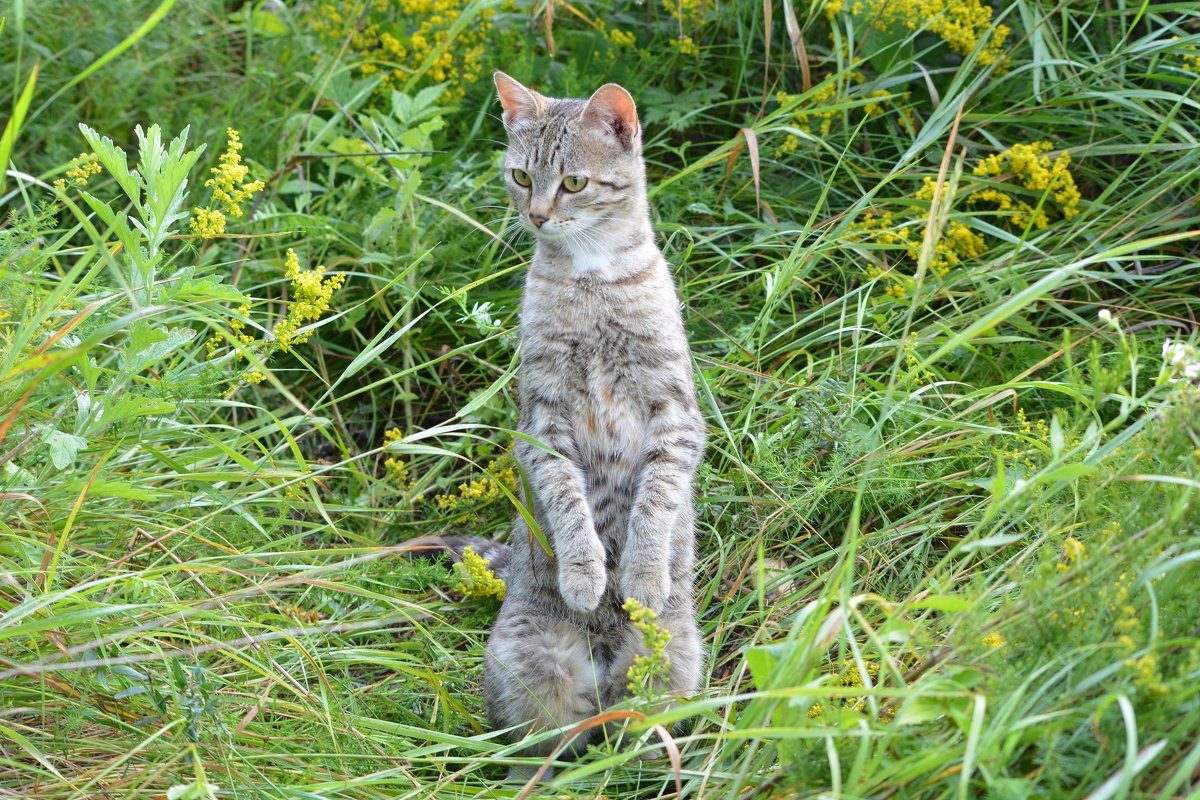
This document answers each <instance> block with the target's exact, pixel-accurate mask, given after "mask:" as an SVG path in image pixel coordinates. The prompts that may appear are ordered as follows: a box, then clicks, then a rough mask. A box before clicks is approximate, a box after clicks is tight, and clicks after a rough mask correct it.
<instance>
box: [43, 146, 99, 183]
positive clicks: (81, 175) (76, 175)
mask: <svg viewBox="0 0 1200 800" xmlns="http://www.w3.org/2000/svg"><path fill="white" fill-rule="evenodd" d="M101 170H102V167H101V166H100V159H99V157H98V156H97V155H96V154H95V153H80V154H79V155H78V156H76V157H75V158H73V159H71V166H70V167H68V168H67V177H66V178H59V179H58V180H56V181H54V188H55V189H58V191H60V192H62V191H65V190H66V188H67V183H68V182H69V183H71V184H72V185H74V186H87V185H88V181H89V180H91V179H92V176H93V175H99V174H100V172H101Z"/></svg>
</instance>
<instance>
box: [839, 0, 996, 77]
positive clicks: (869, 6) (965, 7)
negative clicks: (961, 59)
mask: <svg viewBox="0 0 1200 800" xmlns="http://www.w3.org/2000/svg"><path fill="white" fill-rule="evenodd" d="M845 10H848V11H849V12H850V13H851V14H853V15H854V16H856V17H859V18H860V19H870V20H871V21H872V22H873V23H874V25H875V27H876V28H877V29H878V30H881V31H886V30H888V29H891V28H894V27H895V26H897V25H902V26H903V27H905V28H908V29H909V30H911V31H917V30H927V31H929V32H930V33H932V34H934V35H935V36H937V37H938V38H939V39H941V40H942V41H943V42H945V43H946V44H947V45H948V46H949V47H950V49H951V50H953V51H954V52H955V53H958V54H960V55H964V56H965V55H967V54H968V53H970V52H971V51H972V50H974V49H975V48H976V47H977V46H979V45H980V43H984V44H983V46H982V49H981V50H980V51H979V63H981V64H994V63H996V62H997V61H999V60H1000V59H1001V58H1002V56H1003V54H1004V41H1005V39H1007V38H1008V34H1009V33H1010V31H1009V28H1008V26H1007V25H996V26H995V27H994V28H993V27H992V9H991V6H989V5H987V4H986V3H984V2H982V0H856V2H854V3H852V4H851V5H850V7H849V9H847V8H846V3H845V2H844V0H827V2H826V3H825V14H826V16H827V17H828V18H829V19H830V20H831V21H832V20H833V18H834V17H835V16H836V15H837V14H838V12H840V11H845ZM989 30H991V31H992V35H991V38H990V39H989V38H988V31H989Z"/></svg>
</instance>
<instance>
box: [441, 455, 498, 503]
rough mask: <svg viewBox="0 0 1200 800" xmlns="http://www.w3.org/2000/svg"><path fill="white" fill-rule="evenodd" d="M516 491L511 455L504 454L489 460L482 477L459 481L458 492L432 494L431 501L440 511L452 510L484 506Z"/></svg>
mask: <svg viewBox="0 0 1200 800" xmlns="http://www.w3.org/2000/svg"><path fill="white" fill-rule="evenodd" d="M505 489H507V490H508V491H507V492H505ZM516 491H517V472H516V470H515V469H514V468H513V462H512V456H508V455H505V456H501V457H500V458H498V459H495V460H493V461H489V462H488V465H487V467H486V468H485V469H484V475H483V477H481V478H478V479H476V480H471V481H467V482H466V483H460V484H459V485H458V494H439V495H434V498H433V502H434V503H436V504H437V507H438V508H439V509H440V510H442V511H453V510H455V509H458V508H460V507H462V506H485V505H487V504H489V503H491V502H493V501H495V500H499V499H500V498H502V497H506V496H508V494H513V493H515V492H516Z"/></svg>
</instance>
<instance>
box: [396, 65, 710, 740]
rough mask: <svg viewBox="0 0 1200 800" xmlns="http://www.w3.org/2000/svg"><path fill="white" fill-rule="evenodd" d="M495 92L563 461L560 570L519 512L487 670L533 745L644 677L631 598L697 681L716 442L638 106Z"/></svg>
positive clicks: (606, 90)
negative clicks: (660, 223) (704, 540)
mask: <svg viewBox="0 0 1200 800" xmlns="http://www.w3.org/2000/svg"><path fill="white" fill-rule="evenodd" d="M495 80H496V88H497V90H498V92H499V96H500V103H501V105H502V106H503V108H504V114H503V120H504V128H505V130H506V131H507V132H508V151H507V153H506V155H505V170H504V172H505V181H506V183H507V186H508V191H509V194H510V195H511V196H512V200H513V203H514V205H515V206H516V208H517V210H518V212H519V213H520V215H521V218H522V220H523V221H524V222H525V223H526V224H527V226H528V227H529V229H530V230H532V232H533V234H534V236H535V238H536V240H537V247H536V250H535V252H534V256H533V260H532V262H531V263H530V267H529V272H528V275H527V277H526V281H525V292H524V297H523V299H522V305H521V365H520V373H519V397H520V430H521V431H522V432H523V433H526V434H528V435H529V436H531V437H533V438H534V439H537V440H539V441H540V442H542V443H544V444H546V445H548V446H549V447H551V448H553V450H554V451H556V452H555V453H549V452H546V451H545V450H543V449H540V448H538V447H536V446H534V445H531V444H529V443H528V442H526V441H524V440H520V441H518V443H517V445H516V457H517V460H518V461H519V462H520V464H521V467H522V468H523V469H524V471H525V474H526V476H527V478H528V484H529V486H530V488H531V490H532V494H533V496H532V497H524V498H523V500H524V502H526V503H527V504H529V505H530V506H531V507H532V509H533V514H534V518H535V519H536V520H537V522H538V525H539V526H540V528H541V530H542V531H543V532H544V533H545V535H546V537H547V538H548V539H549V541H550V544H551V545H552V549H553V551H554V559H553V560H551V558H550V557H549V556H548V555H547V554H546V553H545V552H544V551H543V550H542V548H541V547H540V546H538V544H536V543H535V541H534V539H533V538H532V537H531V536H530V533H529V530H528V528H527V526H526V525H525V524H524V522H523V521H522V520H521V519H520V518H519V517H518V519H517V522H516V525H515V527H514V530H513V532H512V536H511V538H510V540H509V541H510V546H509V548H508V550H507V552H505V553H504V554H503V557H504V560H505V562H506V563H505V564H504V567H503V569H502V573H501V574H502V576H503V577H504V578H505V580H506V581H507V584H508V590H507V594H506V596H505V599H504V603H503V605H502V606H501V609H500V613H499V616H498V618H497V620H496V623H495V626H494V627H493V629H492V632H491V635H490V637H489V640H488V645H487V652H486V654H485V658H484V696H485V699H486V702H487V708H488V716H489V717H490V720H491V723H492V725H493V726H494V727H496V728H515V730H516V733H515V734H514V735H516V736H518V737H519V736H521V735H524V734H526V733H529V732H534V731H539V730H546V729H552V728H558V727H562V726H567V725H571V724H572V723H575V722H578V721H580V720H582V719H585V718H587V717H589V716H592V715H593V714H595V713H597V711H599V709H601V708H603V707H605V706H608V705H611V704H614V703H617V702H619V701H620V700H621V699H622V698H624V697H625V695H626V693H627V684H628V678H627V677H626V672H627V671H628V669H629V667H630V666H631V665H632V663H633V659H634V657H635V656H637V655H640V654H643V653H644V648H643V644H642V637H641V634H640V633H639V632H638V631H637V630H636V629H635V628H634V627H633V626H632V624H631V622H630V620H629V617H628V615H627V614H626V613H625V612H624V611H623V610H622V609H621V606H622V604H623V603H624V602H625V599H626V598H628V597H632V598H634V599H636V600H638V601H639V602H640V603H642V605H644V606H647V607H648V608H651V609H652V610H654V611H655V612H656V613H657V615H658V620H657V621H658V623H659V624H660V625H661V626H663V627H664V628H666V629H667V630H669V631H670V633H671V641H670V644H669V645H668V646H667V649H666V656H667V658H669V659H670V662H671V670H670V677H669V679H668V681H667V685H666V686H664V687H662V688H663V689H664V690H666V691H668V692H671V693H674V694H678V695H682V694H686V693H689V692H692V691H694V690H695V689H696V688H697V686H698V684H699V680H700V670H701V661H702V656H701V646H700V635H699V631H698V630H697V627H696V612H695V607H694V603H693V597H692V594H693V580H694V576H693V561H694V547H695V545H694V532H693V507H692V502H693V501H692V484H693V477H694V473H695V470H696V466H697V464H698V463H699V461H700V458H701V456H702V454H703V450H704V433H705V430H704V420H703V418H702V416H701V414H700V409H699V406H698V405H697V403H696V397H695V387H694V383H693V376H692V362H691V357H690V353H689V349H688V343H687V338H686V336H685V334H684V329H683V320H682V318H681V317H680V313H679V301H678V298H677V296H676V293H675V286H674V283H673V281H672V278H671V274H670V270H669V268H668V266H667V263H666V261H665V260H664V258H663V255H662V253H661V252H660V251H659V249H658V247H657V246H656V245H655V242H654V234H653V231H652V230H651V227H650V215H649V205H648V202H647V198H646V180H645V168H644V165H643V162H642V143H641V127H640V125H639V122H638V117H637V110H636V108H635V106H634V103H633V98H632V97H630V95H629V93H628V92H626V91H625V90H624V89H622V88H621V87H620V86H617V85H616V84H611V83H610V84H608V85H606V86H602V87H601V88H600V89H598V90H597V91H596V93H595V94H593V95H592V97H591V98H590V99H589V100H574V99H571V100H562V99H553V98H549V97H544V96H542V95H540V94H538V93H537V92H535V91H533V90H531V89H529V88H527V87H525V86H523V85H521V84H520V83H518V82H517V81H516V80H514V79H513V78H511V77H509V76H508V75H505V74H504V73H502V72H497V73H496V74H495ZM462 543H463V542H462V541H458V542H453V543H451V542H443V544H442V546H447V547H450V548H451V549H456V550H457V549H461V547H460V546H461V544H462ZM413 544H416V543H413ZM431 544H433V545H434V546H437V543H436V542H431ZM492 550H493V552H495V545H494V544H493V545H492ZM586 740H587V737H586V736H580V737H578V739H577V740H576V741H575V742H573V743H572V746H573V747H574V748H575V749H580V748H582V747H583V746H584V745H585V744H586ZM554 745H555V742H553V741H551V740H546V741H543V742H542V743H540V744H539V745H537V746H533V747H530V748H529V749H527V750H526V751H525V752H526V754H527V755H545V754H547V753H549V752H550V751H551V750H552V749H553V748H554Z"/></svg>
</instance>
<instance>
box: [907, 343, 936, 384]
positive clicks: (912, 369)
mask: <svg viewBox="0 0 1200 800" xmlns="http://www.w3.org/2000/svg"><path fill="white" fill-rule="evenodd" d="M903 346H904V363H905V364H906V365H907V366H908V375H909V379H910V380H912V381H914V382H916V383H917V384H918V385H926V384H930V383H933V382H934V381H935V380H936V379H937V376H935V375H934V374H933V373H932V372H930V371H929V370H927V369H925V370H918V369H917V367H918V366H919V365H920V363H921V359H920V357H919V356H918V355H917V332H916V331H913V332H912V333H910V334H909V335H908V338H907V339H905V340H904V345H903Z"/></svg>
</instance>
